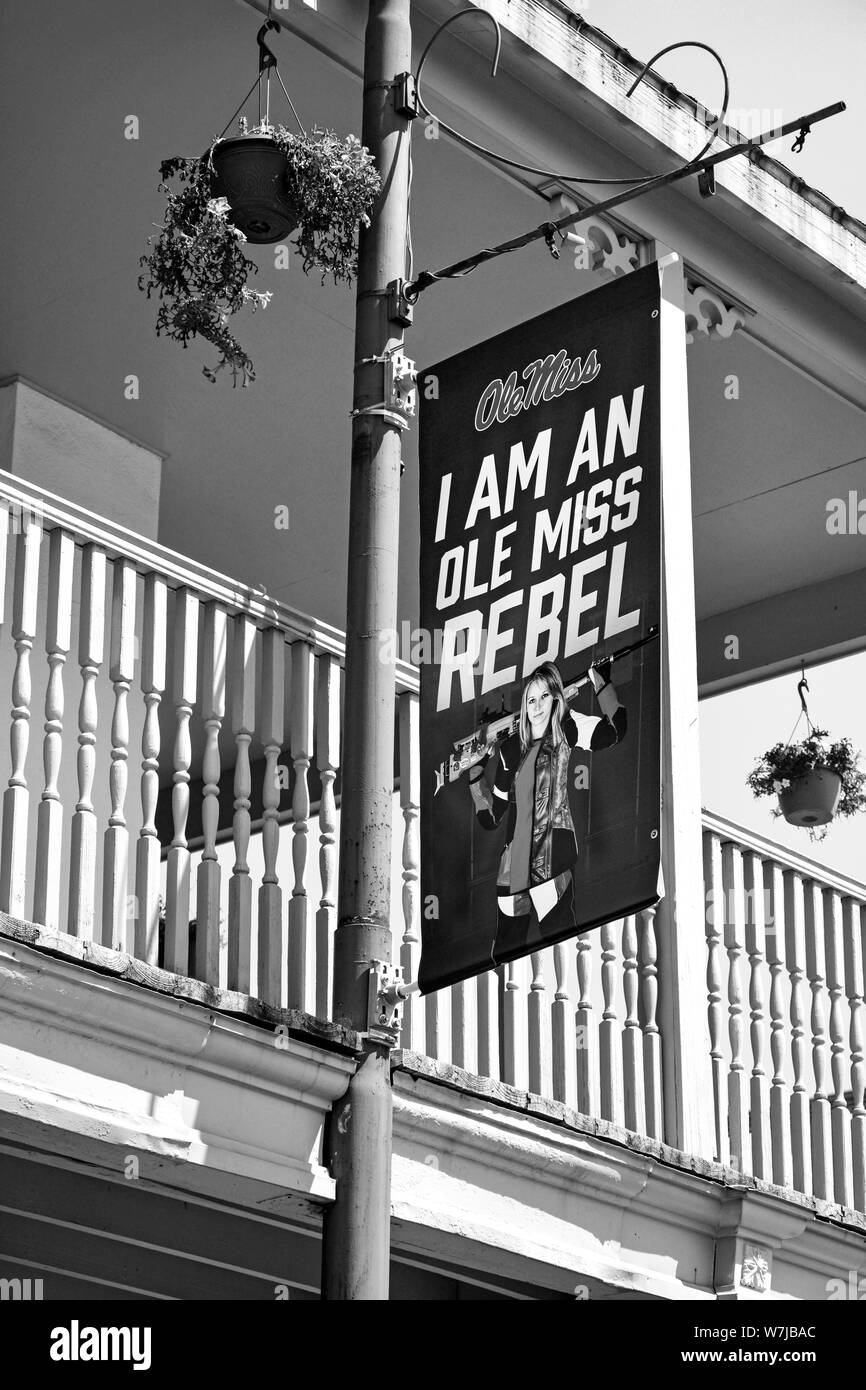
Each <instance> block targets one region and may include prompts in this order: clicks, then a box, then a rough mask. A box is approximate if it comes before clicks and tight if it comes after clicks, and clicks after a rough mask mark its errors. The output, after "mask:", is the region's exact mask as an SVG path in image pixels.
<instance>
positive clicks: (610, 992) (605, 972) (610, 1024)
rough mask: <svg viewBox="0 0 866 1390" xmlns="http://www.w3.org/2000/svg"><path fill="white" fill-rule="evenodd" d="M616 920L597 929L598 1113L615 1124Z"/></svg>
mask: <svg viewBox="0 0 866 1390" xmlns="http://www.w3.org/2000/svg"><path fill="white" fill-rule="evenodd" d="M618 929H619V930H621V929H622V928H621V923H620V922H605V924H604V926H603V927H602V928H601V992H602V997H603V1000H604V1010H603V1012H602V1015H601V1024H600V1026H599V1064H600V1070H601V1116H602V1119H604V1120H612V1121H613V1123H614V1124H615V1125H623V1124H624V1123H625V1100H624V1096H623V1087H622V1044H621V1042H620V1036H619V1035H620V1027H619V1019H618V1018H617V1013H616V973H617V972H616V956H617V951H616V938H617V930H618Z"/></svg>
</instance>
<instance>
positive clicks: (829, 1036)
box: [704, 816, 866, 1211]
mask: <svg viewBox="0 0 866 1390" xmlns="http://www.w3.org/2000/svg"><path fill="white" fill-rule="evenodd" d="M704 882H705V885H706V889H707V913H706V934H707V1000H708V1017H709V1026H710V1057H711V1061H712V1077H713V1103H714V1112H715V1129H716V1146H717V1152H716V1156H717V1157H718V1158H719V1159H721V1160H722V1161H723V1162H728V1163H731V1164H733V1165H734V1166H737V1167H739V1168H741V1169H742V1170H743V1171H744V1172H746V1173H751V1174H753V1175H754V1176H755V1177H759V1178H764V1179H766V1180H768V1181H770V1182H774V1183H778V1184H781V1185H782V1186H785V1187H794V1188H796V1189H797V1190H798V1191H800V1192H805V1193H810V1194H812V1195H814V1196H815V1197H819V1198H823V1199H825V1200H827V1201H831V1202H838V1203H840V1204H841V1205H843V1206H847V1207H854V1208H856V1209H857V1210H858V1211H866V1108H864V1084H866V1067H864V1056H863V1042H864V1031H863V1025H864V1001H863V956H864V943H866V888H864V886H863V885H862V884H858V883H855V882H853V881H852V880H850V879H846V878H843V877H841V876H840V875H834V874H831V873H828V872H827V871H826V870H825V869H823V867H822V866H820V865H818V864H814V863H812V862H810V861H809V860H807V859H804V858H802V857H801V856H799V855H793V854H790V853H788V852H787V851H785V850H783V849H782V848H781V847H780V846H778V845H774V844H772V842H771V841H769V840H765V839H763V838H762V837H761V836H757V835H753V834H751V833H748V832H745V831H743V830H741V829H740V828H739V827H737V826H732V825H730V824H729V823H728V822H726V821H724V820H722V819H721V818H719V817H717V816H706V817H705V818H704ZM725 1015H727V1018H726V1017H725Z"/></svg>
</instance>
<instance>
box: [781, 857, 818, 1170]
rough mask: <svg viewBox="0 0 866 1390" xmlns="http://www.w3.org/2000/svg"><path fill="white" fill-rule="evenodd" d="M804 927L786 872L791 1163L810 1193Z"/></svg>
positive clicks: (797, 894) (794, 876)
mask: <svg viewBox="0 0 866 1390" xmlns="http://www.w3.org/2000/svg"><path fill="white" fill-rule="evenodd" d="M805 955H806V941H805V926H804V918H803V880H802V879H801V877H800V875H799V874H798V873H795V872H794V871H793V870H792V869H787V870H786V871H785V956H786V964H787V969H788V974H789V976H790V978H791V1009H790V1017H791V1062H792V1065H793V1075H794V1084H793V1090H792V1093H791V1161H792V1164H793V1172H794V1179H793V1180H794V1187H796V1189H797V1191H798V1192H811V1190H812V1153H811V1144H810V1139H809V1093H808V1091H807V1090H806V1028H805V1023H806V1008H805V1000H804V995H803V990H804V982H805V971H804V966H805Z"/></svg>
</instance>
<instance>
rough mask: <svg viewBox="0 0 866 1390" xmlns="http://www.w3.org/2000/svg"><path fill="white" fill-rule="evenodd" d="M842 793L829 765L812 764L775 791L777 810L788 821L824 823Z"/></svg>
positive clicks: (831, 817) (810, 823) (829, 819)
mask: <svg viewBox="0 0 866 1390" xmlns="http://www.w3.org/2000/svg"><path fill="white" fill-rule="evenodd" d="M841 795H842V778H841V777H840V776H839V774H838V772H833V771H832V770H831V769H830V768H829V767H816V768H815V770H814V772H810V773H809V774H808V775H807V776H806V777H799V778H797V780H796V781H792V782H791V785H790V786H789V787H787V788H786V789H785V791H782V792H780V793H779V810H780V811H781V812H782V815H783V816H784V817H785V820H786V821H787V822H788V824H789V825H827V824H828V823H829V822H830V821H831V820H832V819H833V817H834V816H835V814H836V808H837V806H838V805H839V798H840V797H841Z"/></svg>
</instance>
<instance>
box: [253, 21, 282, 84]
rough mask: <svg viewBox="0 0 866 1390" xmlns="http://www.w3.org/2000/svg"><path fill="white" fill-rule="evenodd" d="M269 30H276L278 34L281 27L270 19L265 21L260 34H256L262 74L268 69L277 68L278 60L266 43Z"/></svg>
mask: <svg viewBox="0 0 866 1390" xmlns="http://www.w3.org/2000/svg"><path fill="white" fill-rule="evenodd" d="M269 29H275V30H276V32H277V33H279V32H280V25H279V24H278V23H277V21H276V20H275V19H268V20H266V21H265V23H264V24H263V25H262V27H261V29H260V30H259V32H258V33H257V34H256V43H257V44H258V46H259V72H260V73H262V72H264V71H265V69H266V68H275V67H276V66H277V60H276V57H275V55H274V54H273V53H272V52H271V50H270V49H269V48H268V45H267V44H266V43H265V35H266V34H267V32H268V30H269Z"/></svg>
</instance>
